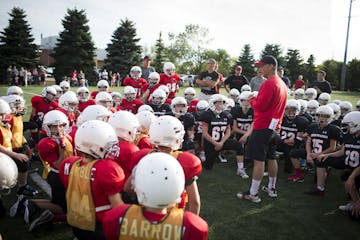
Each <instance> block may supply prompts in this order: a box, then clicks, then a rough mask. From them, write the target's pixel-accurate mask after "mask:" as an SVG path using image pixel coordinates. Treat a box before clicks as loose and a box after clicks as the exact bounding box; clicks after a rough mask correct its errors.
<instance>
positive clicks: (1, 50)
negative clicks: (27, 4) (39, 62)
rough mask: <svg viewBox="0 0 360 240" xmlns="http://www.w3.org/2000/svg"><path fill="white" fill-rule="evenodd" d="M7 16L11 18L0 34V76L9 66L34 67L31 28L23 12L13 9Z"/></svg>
mask: <svg viewBox="0 0 360 240" xmlns="http://www.w3.org/2000/svg"><path fill="white" fill-rule="evenodd" d="M9 15H10V17H11V19H10V20H9V25H8V26H7V27H6V28H4V30H3V31H2V32H0V34H1V35H0V56H1V58H0V67H1V68H0V69H1V70H0V72H1V75H4V74H5V70H6V68H7V67H8V66H9V65H15V66H17V67H18V68H20V67H27V68H29V67H34V66H35V65H36V57H37V55H36V45H35V44H34V43H33V42H34V38H33V36H32V34H31V27H30V25H29V24H28V23H27V21H26V20H25V17H26V15H25V11H24V10H23V9H21V8H18V7H14V8H13V9H12V10H11V13H9ZM1 79H4V78H3V77H1Z"/></svg>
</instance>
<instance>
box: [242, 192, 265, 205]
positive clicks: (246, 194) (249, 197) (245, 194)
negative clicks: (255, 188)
mask: <svg viewBox="0 0 360 240" xmlns="http://www.w3.org/2000/svg"><path fill="white" fill-rule="evenodd" d="M236 196H237V197H238V198H239V199H245V200H248V201H250V202H253V203H260V202H261V198H259V196H258V195H257V194H256V195H251V194H250V191H247V192H238V193H237V194H236Z"/></svg>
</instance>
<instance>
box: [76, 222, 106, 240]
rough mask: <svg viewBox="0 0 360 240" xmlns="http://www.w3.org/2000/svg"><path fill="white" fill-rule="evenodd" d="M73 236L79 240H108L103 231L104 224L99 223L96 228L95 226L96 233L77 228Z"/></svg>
mask: <svg viewBox="0 0 360 240" xmlns="http://www.w3.org/2000/svg"><path fill="white" fill-rule="evenodd" d="M72 230H73V234H74V235H75V237H76V238H77V239H78V240H88V239H92V240H106V239H105V236H104V233H103V230H102V222H97V223H96V226H95V232H93V231H87V230H82V229H80V228H77V227H73V228H72Z"/></svg>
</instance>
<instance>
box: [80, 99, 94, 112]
mask: <svg viewBox="0 0 360 240" xmlns="http://www.w3.org/2000/svg"><path fill="white" fill-rule="evenodd" d="M95 104H96V102H95V99H89V100H87V101H86V102H80V101H79V104H78V109H79V111H80V112H82V111H84V109H85V108H86V107H87V106H90V105H95Z"/></svg>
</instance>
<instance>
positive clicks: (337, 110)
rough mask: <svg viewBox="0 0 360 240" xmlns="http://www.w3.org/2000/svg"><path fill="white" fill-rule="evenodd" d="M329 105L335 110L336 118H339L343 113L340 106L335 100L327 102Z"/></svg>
mask: <svg viewBox="0 0 360 240" xmlns="http://www.w3.org/2000/svg"><path fill="white" fill-rule="evenodd" d="M327 106H329V107H331V108H332V110H333V111H334V119H335V120H338V119H339V117H340V115H341V111H340V107H339V106H338V105H337V104H336V103H333V102H332V103H329V104H327Z"/></svg>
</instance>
